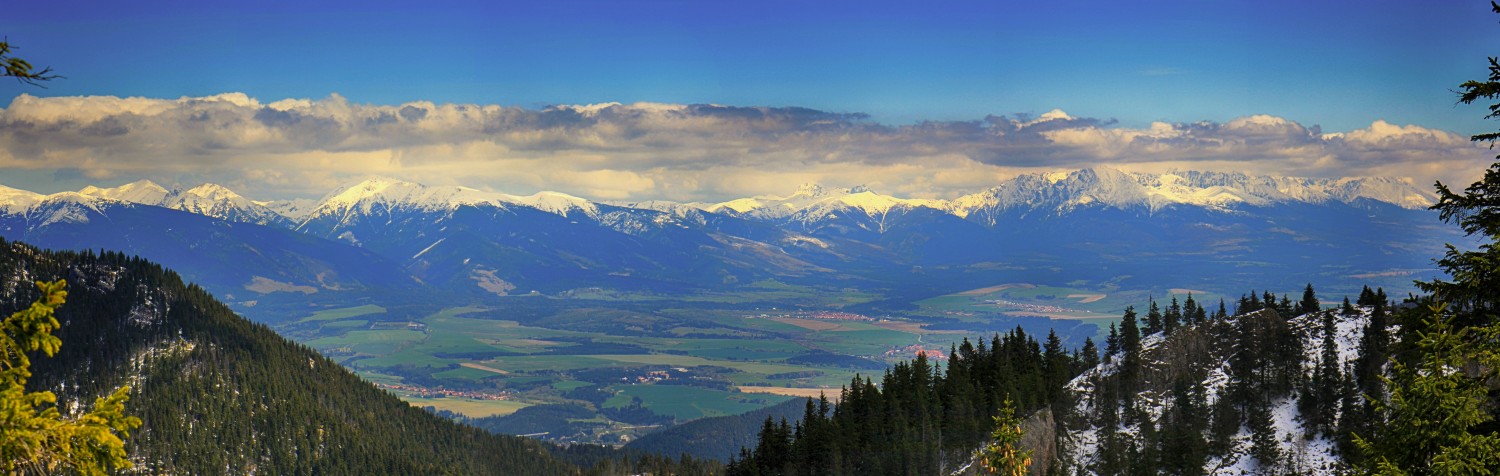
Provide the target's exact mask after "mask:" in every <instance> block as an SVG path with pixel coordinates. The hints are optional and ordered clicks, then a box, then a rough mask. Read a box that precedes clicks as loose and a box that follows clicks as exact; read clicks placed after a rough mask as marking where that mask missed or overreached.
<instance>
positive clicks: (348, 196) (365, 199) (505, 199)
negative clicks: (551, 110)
mask: <svg viewBox="0 0 1500 476" xmlns="http://www.w3.org/2000/svg"><path fill="white" fill-rule="evenodd" d="M466 205H468V206H474V205H490V206H495V207H501V208H505V207H507V206H512V205H520V206H524V207H530V208H535V209H538V210H541V211H545V212H548V213H555V214H558V215H564V216H566V215H567V214H568V213H570V212H571V211H573V210H579V211H582V212H583V213H584V214H586V215H589V216H597V215H598V213H599V210H598V206H597V205H595V204H594V203H593V202H590V201H588V200H585V199H582V198H579V197H575V196H572V195H568V194H565V193H558V192H538V193H535V194H532V195H529V196H524V197H523V196H516V195H510V194H505V193H498V192H486V191H483V190H478V189H473V188H469V187H459V186H451V185H449V186H427V185H422V184H419V183H414V182H406V181H402V180H397V179H391V178H385V177H374V178H369V179H365V180H363V181H360V182H357V183H354V184H352V185H350V186H347V187H343V188H341V189H339V190H336V191H335V192H333V193H330V194H328V195H327V196H325V197H324V198H323V200H321V201H320V202H319V204H318V205H317V206H316V207H315V208H314V209H313V210H312V211H311V212H309V213H308V214H307V217H308V218H313V217H316V216H320V215H330V214H331V215H340V216H343V215H347V214H349V213H350V212H352V211H358V212H359V213H362V214H369V213H371V211H372V210H374V209H376V208H381V209H385V210H390V209H396V208H411V209H418V210H425V211H438V210H453V209H456V208H458V207H460V206H466Z"/></svg>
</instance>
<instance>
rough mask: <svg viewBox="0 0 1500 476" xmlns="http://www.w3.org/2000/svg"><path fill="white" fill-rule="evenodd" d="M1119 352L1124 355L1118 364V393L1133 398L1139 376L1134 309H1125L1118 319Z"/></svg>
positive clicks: (1139, 344)
mask: <svg viewBox="0 0 1500 476" xmlns="http://www.w3.org/2000/svg"><path fill="white" fill-rule="evenodd" d="M1120 350H1121V352H1123V353H1124V356H1123V357H1122V358H1121V362H1120V393H1121V394H1122V395H1125V396H1133V395H1135V393H1136V391H1137V390H1139V388H1140V386H1139V385H1140V375H1141V331H1140V328H1139V327H1137V325H1136V315H1135V308H1134V307H1126V308H1125V316H1124V317H1123V318H1122V319H1120ZM1127 408H1129V407H1127ZM1127 414H1129V412H1127Z"/></svg>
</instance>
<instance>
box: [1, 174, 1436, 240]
mask: <svg viewBox="0 0 1500 476" xmlns="http://www.w3.org/2000/svg"><path fill="white" fill-rule="evenodd" d="M76 193H77V194H79V195H82V196H86V197H93V198H97V199H105V200H112V201H117V202H124V203H136V204H142V205H151V206H159V207H165V208H171V209H175V210H182V211H186V212H190V213H196V214H200V215H206V216H211V217H215V218H219V219H224V220H229V221H240V222H249V223H256V224H262V225H265V224H281V223H278V222H290V223H305V222H307V221H308V220H310V219H313V218H317V217H321V216H326V215H334V216H344V215H348V214H350V213H358V214H368V213H370V212H371V211H372V210H377V209H383V210H390V209H397V208H400V209H413V210H421V211H438V210H453V209H456V208H457V207H460V206H475V205H490V206H494V207H498V208H502V209H503V208H507V207H513V206H521V207H527V208H534V209H537V210H541V211H544V212H548V213H553V214H557V215H561V216H569V215H570V214H573V213H579V214H582V215H583V216H587V217H589V218H593V219H597V218H599V217H600V215H601V213H602V212H601V210H600V208H599V207H600V206H601V205H605V206H612V207H621V208H630V209H641V210H651V211H658V212H664V213H668V214H672V215H675V216H677V217H679V218H682V219H685V220H687V221H690V222H701V221H702V220H703V218H702V217H701V214H699V213H696V212H695V210H697V211H699V212H708V213H720V214H728V215H733V216H738V217H743V218H751V219H758V220H765V221H784V220H794V221H804V222H806V221H816V220H820V219H825V218H829V217H837V216H839V214H840V213H843V214H848V213H849V212H855V213H858V214H862V215H864V216H867V217H871V218H878V217H881V216H883V215H885V214H887V213H890V212H891V211H892V210H911V209H915V208H929V209H932V210H937V211H941V212H944V213H947V214H951V215H953V216H956V217H959V218H964V219H970V220H975V221H979V222H983V223H985V224H987V225H990V226H993V225H994V221H995V220H996V218H995V217H996V216H997V215H1000V214H1004V213H1007V212H1018V213H1031V212H1041V213H1044V214H1064V213H1068V212H1070V211H1073V210H1075V209H1080V208H1090V207H1109V208H1117V209H1124V210H1132V209H1139V210H1146V211H1156V210H1159V209H1162V208H1166V207H1172V206H1190V207H1200V208H1204V209H1209V210H1214V211H1233V210H1235V209H1236V208H1237V207H1242V206H1254V207H1260V206H1269V205H1274V204H1279V203H1312V204H1323V203H1332V202H1337V203H1355V202H1358V201H1360V200H1370V201H1375V202H1383V203H1389V204H1393V205H1396V206H1399V207H1402V208H1406V209H1419V208H1425V207H1427V206H1430V205H1431V204H1432V203H1433V202H1434V200H1435V197H1434V196H1433V194H1432V193H1430V192H1427V191H1425V190H1423V189H1421V188H1418V187H1416V186H1413V185H1412V184H1410V183H1407V182H1405V181H1402V180H1399V179H1394V178H1386V177H1366V178H1340V179H1312V178H1299V177H1280V176H1270V175H1249V174H1245V173H1238V172H1198V171H1174V172H1168V173H1162V174H1150V173H1135V172H1124V171H1120V170H1117V169H1114V168H1110V167H1106V166H1097V167H1092V168H1086V169H1081V170H1075V171H1067V172H1050V173H1036V174H1025V175H1020V176H1017V177H1015V178H1012V179H1010V180H1006V181H1004V182H1002V183H1000V184H999V185H996V186H994V187H991V188H989V189H987V190H984V191H981V192H978V193H973V194H968V195H964V196H960V197H958V198H954V199H951V200H943V199H921V198H899V197H895V196H891V195H884V194H879V193H876V192H874V191H872V190H870V189H869V188H867V187H864V186H855V187H850V188H829V187H824V186H822V185H819V184H811V183H809V184H803V185H802V186H801V187H799V188H798V189H797V190H795V191H793V192H792V193H791V194H788V195H785V196H776V195H761V196H755V197H747V198H739V199H734V200H728V201H724V202H717V203H677V202H670V201H663V200H650V201H639V202H594V201H590V200H587V199H584V198H580V197H576V196H573V195H568V194H565V193H560V192H550V191H544V192H538V193H535V194H532V195H527V196H518V195H511V194H506V193H500V192H487V191H482V190H478V189H473V188H469V187H462V186H428V185H422V184H418V183H414V182H408V181H404V180H398V179H393V178H386V177H372V178H366V179H362V180H359V181H355V182H350V183H347V184H345V185H344V186H341V187H338V188H336V189H334V190H333V191H331V192H329V193H328V194H326V195H324V196H323V197H322V198H321V199H318V200H306V199H301V200H281V201H255V200H251V199H248V198H246V197H243V196H241V195H239V194H237V193H235V192H234V191H232V190H230V189H228V188H226V187H223V186H221V185H217V184H202V185H199V186H197V187H193V188H189V189H186V190H182V189H176V190H169V189H167V188H166V187H163V186H161V185H158V184H156V183H155V182H152V181H150V180H140V181H136V182H132V183H128V184H124V185H120V186H117V187H113V188H102V187H97V186H92V185H91V186H87V187H84V188H83V189H82V190H80V191H78V192H76ZM56 195H57V194H54V195H41V194H36V193H32V192H28V191H25V190H20V189H16V188H11V187H0V210H3V211H5V212H7V213H11V214H17V213H23V212H24V211H25V210H27V209H29V208H31V207H33V206H35V205H37V204H38V203H40V202H43V201H45V200H46V199H48V197H54V196H56Z"/></svg>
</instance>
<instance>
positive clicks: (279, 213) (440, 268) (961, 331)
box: [0, 167, 1460, 443]
mask: <svg viewBox="0 0 1500 476" xmlns="http://www.w3.org/2000/svg"><path fill="white" fill-rule="evenodd" d="M7 190H8V191H5V192H6V193H4V194H3V196H4V197H7V198H6V199H5V200H7V201H6V202H4V203H0V205H3V206H0V236H4V237H6V238H7V239H19V240H26V241H29V242H34V243H37V244H39V245H41V246H44V247H50V248H57V249H80V248H83V249H91V248H95V247H106V248H112V249H120V250H124V251H125V252H127V253H132V254H139V255H141V256H143V257H146V258H148V259H154V260H160V261H161V262H163V263H165V264H167V265H168V266H171V267H173V268H175V269H178V270H181V271H182V272H183V273H184V275H185V277H187V278H188V279H190V280H192V281H194V282H197V283H199V284H200V285H202V286H203V287H204V288H205V289H207V290H209V291H210V292H212V293H214V294H215V295H216V296H217V297H219V298H221V299H223V300H225V301H226V303H227V304H228V305H229V306H230V307H231V308H233V309H234V310H235V311H236V312H239V313H241V314H243V315H245V316H247V317H249V318H251V319H253V320H255V321H258V322H261V323H264V324H266V325H268V326H270V327H271V328H272V329H274V330H276V331H277V332H278V333H280V334H281V335H284V336H286V337H288V338H291V339H293V340H295V341H297V342H300V343H302V344H305V345H307V346H309V347H311V348H313V349H315V350H317V351H318V352H320V353H322V354H323V355H325V356H327V357H329V358H331V359H333V360H335V361H336V362H338V363H340V364H341V365H343V366H345V367H347V368H349V369H351V370H353V371H355V372H356V373H358V374H359V375H360V376H361V377H363V378H364V379H366V380H368V381H369V382H371V383H373V384H375V385H377V386H379V387H381V388H383V389H385V390H387V391H389V392H391V393H394V394H396V395H397V396H399V397H401V398H402V399H403V400H405V401H407V402H408V403H410V404H412V405H414V406H418V407H430V408H432V409H433V411H436V412H440V413H442V414H445V415H450V416H453V417H455V418H465V419H470V420H473V421H478V422H491V423H492V424H491V425H488V427H490V428H496V429H499V431H505V432H510V433H513V434H528V435H534V436H537V437H540V438H543V439H549V440H555V441H583V442H593V443H620V442H624V441H627V440H629V439H633V438H638V437H640V436H643V435H644V434H647V433H649V432H652V431H655V430H656V429H658V428H660V427H663V426H666V425H673V424H680V423H684V422H688V421H691V420H695V419H700V418H706V417H715V416H724V415H733V414H739V413H744V412H747V411H750V410H756V409H760V408H765V407H769V406H772V405H775V404H777V403H781V402H784V401H787V400H789V399H792V398H794V397H796V396H813V395H818V394H819V393H827V394H828V395H829V396H830V397H836V396H837V393H838V392H839V388H840V387H841V386H842V385H845V384H847V383H848V382H849V381H850V379H851V378H853V377H854V376H855V375H856V374H858V375H863V376H878V375H880V374H881V373H883V372H885V371H886V369H887V368H888V367H889V366H890V365H892V364H895V363H898V362H904V361H908V360H910V359H912V358H915V357H916V356H918V355H923V356H925V357H928V358H930V359H933V360H934V361H935V362H941V361H942V360H944V359H945V358H946V355H947V354H948V353H949V351H950V348H951V347H952V346H953V345H955V343H956V342H958V341H960V340H962V339H964V338H968V339H970V340H977V339H983V338H987V337H988V336H992V335H995V334H997V333H1005V332H1009V331H1011V330H1014V329H1016V328H1020V329H1023V330H1024V331H1025V332H1027V333H1029V334H1031V335H1036V336H1041V335H1046V334H1047V333H1048V332H1049V331H1055V332H1056V333H1057V335H1058V337H1059V338H1060V339H1061V341H1062V343H1063V344H1064V345H1065V346H1067V347H1068V348H1077V347H1079V346H1081V345H1082V344H1083V341H1084V339H1086V338H1093V339H1094V341H1095V342H1096V343H1099V342H1102V341H1103V337H1104V336H1105V334H1106V333H1107V329H1108V328H1109V325H1110V324H1111V323H1114V322H1115V321H1117V320H1118V319H1119V315H1120V311H1121V310H1122V309H1124V307H1125V306H1127V305H1139V304H1140V303H1142V302H1146V301H1147V300H1149V299H1153V298H1154V299H1156V300H1157V301H1158V302H1159V303H1160V304H1162V305H1163V306H1165V305H1166V304H1167V303H1168V301H1169V300H1170V299H1173V298H1174V297H1175V298H1177V299H1187V298H1188V297H1189V296H1191V297H1192V298H1193V299H1196V300H1197V302H1198V303H1201V304H1202V305H1204V306H1205V307H1210V308H1213V307H1216V306H1217V304H1218V302H1219V300H1220V299H1224V300H1226V301H1233V300H1234V298H1236V297H1237V296H1239V295H1240V294H1241V293H1246V292H1253V291H1254V288H1255V287H1256V286H1276V289H1277V290H1280V291H1282V292H1286V291H1287V290H1296V289H1300V287H1301V286H1302V285H1304V284H1305V283H1307V282H1318V283H1320V285H1321V286H1325V289H1327V290H1329V291H1330V292H1333V293H1348V292H1352V291H1355V290H1357V289H1359V287H1360V286H1363V285H1373V286H1385V287H1388V288H1389V289H1393V290H1402V289H1408V288H1410V283H1411V281H1412V279H1418V278H1423V277H1427V276H1433V275H1435V274H1434V273H1435V272H1434V271H1431V270H1428V271H1411V270H1422V269H1425V268H1424V266H1426V265H1428V264H1429V260H1428V259H1427V258H1425V256H1431V255H1435V254H1437V253H1438V251H1437V250H1440V249H1441V246H1442V243H1445V242H1450V241H1460V240H1459V239H1456V235H1455V234H1454V233H1453V232H1452V231H1450V230H1445V229H1442V228H1440V227H1435V226H1432V225H1430V222H1431V221H1432V217H1431V212H1429V211H1427V210H1423V209H1421V208H1420V207H1421V206H1422V205H1423V204H1425V203H1428V202H1427V200H1429V199H1428V198H1426V197H1427V196H1428V195H1427V194H1426V193H1425V192H1422V191H1419V190H1417V189H1414V188H1412V187H1411V186H1409V185H1407V184H1404V183H1402V182H1399V181H1394V180H1389V179H1342V180H1329V179H1317V180H1315V179H1298V178H1287V177H1267V176H1249V175H1244V174H1222V173H1197V172H1180V173H1176V174H1138V173H1126V172H1121V171H1119V170H1115V169H1111V168H1107V167H1094V168H1089V169H1082V170H1077V171H1072V172H1065V173H1053V174H1037V175H1022V176H1019V177H1016V178H1014V179H1011V180H1008V181H1005V182H1002V183H1000V184H998V185H996V186H994V187H992V188H990V189H988V190H985V191H983V192H979V193H975V194H970V195H965V196H963V197H959V198H956V199H953V200H928V199H906V198H897V197H892V196H887V195H880V194H878V193H876V192H874V191H872V190H870V189H868V188H866V187H851V188H847V189H836V188H830V187H822V186H818V185H813V184H810V185H804V186H802V187H800V188H798V189H797V190H796V191H794V192H793V193H791V194H789V195H786V196H758V197H753V198H745V199H736V200H730V201H727V202H722V203H708V204H703V203H696V204H683V203H671V202H660V201H657V202H649V203H646V202H643V203H613V202H594V201H589V200H586V199H583V198H579V197H574V196H571V195H567V194H562V193H556V192H543V193H537V194H533V195H529V196H519V195H509V194H503V193H496V192H487V191H480V190H476V189H470V188H465V187H457V186H427V185H422V184H417V183H413V182H406V181H401V180H395V179H389V178H382V177H373V178H367V179H362V180H358V181H355V182H351V183H349V184H347V185H344V186H341V187H339V188H337V189H334V190H331V191H330V192H329V193H328V194H327V195H325V196H324V197H323V198H321V199H319V200H302V201H297V202H296V203H295V204H293V203H292V202H277V201H256V200H251V199H248V198H245V197H243V196H240V195H238V194H237V193H235V192H233V191H231V190H229V189H228V188H225V187H222V186H218V185H213V184H207V185H202V186H197V187H193V188H186V189H184V188H172V189H168V188H166V187H162V186H160V185H157V184H155V183H153V182H150V181H139V182H134V183H129V184H125V185H122V186H118V187H114V188H101V187H87V188H85V189H83V190H81V191H79V192H76V193H75V192H63V193H58V194H52V195H42V194H35V193H30V192H26V191H23V190H17V189H7ZM1210 192H1212V193H1210ZM1229 192H1233V193H1229ZM1205 197H1208V198H1205ZM293 205H296V206H293ZM1121 250H1131V251H1130V252H1129V253H1125V252H1122V251H1121ZM481 424H482V423H481ZM542 433H545V434H544V435H542Z"/></svg>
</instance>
